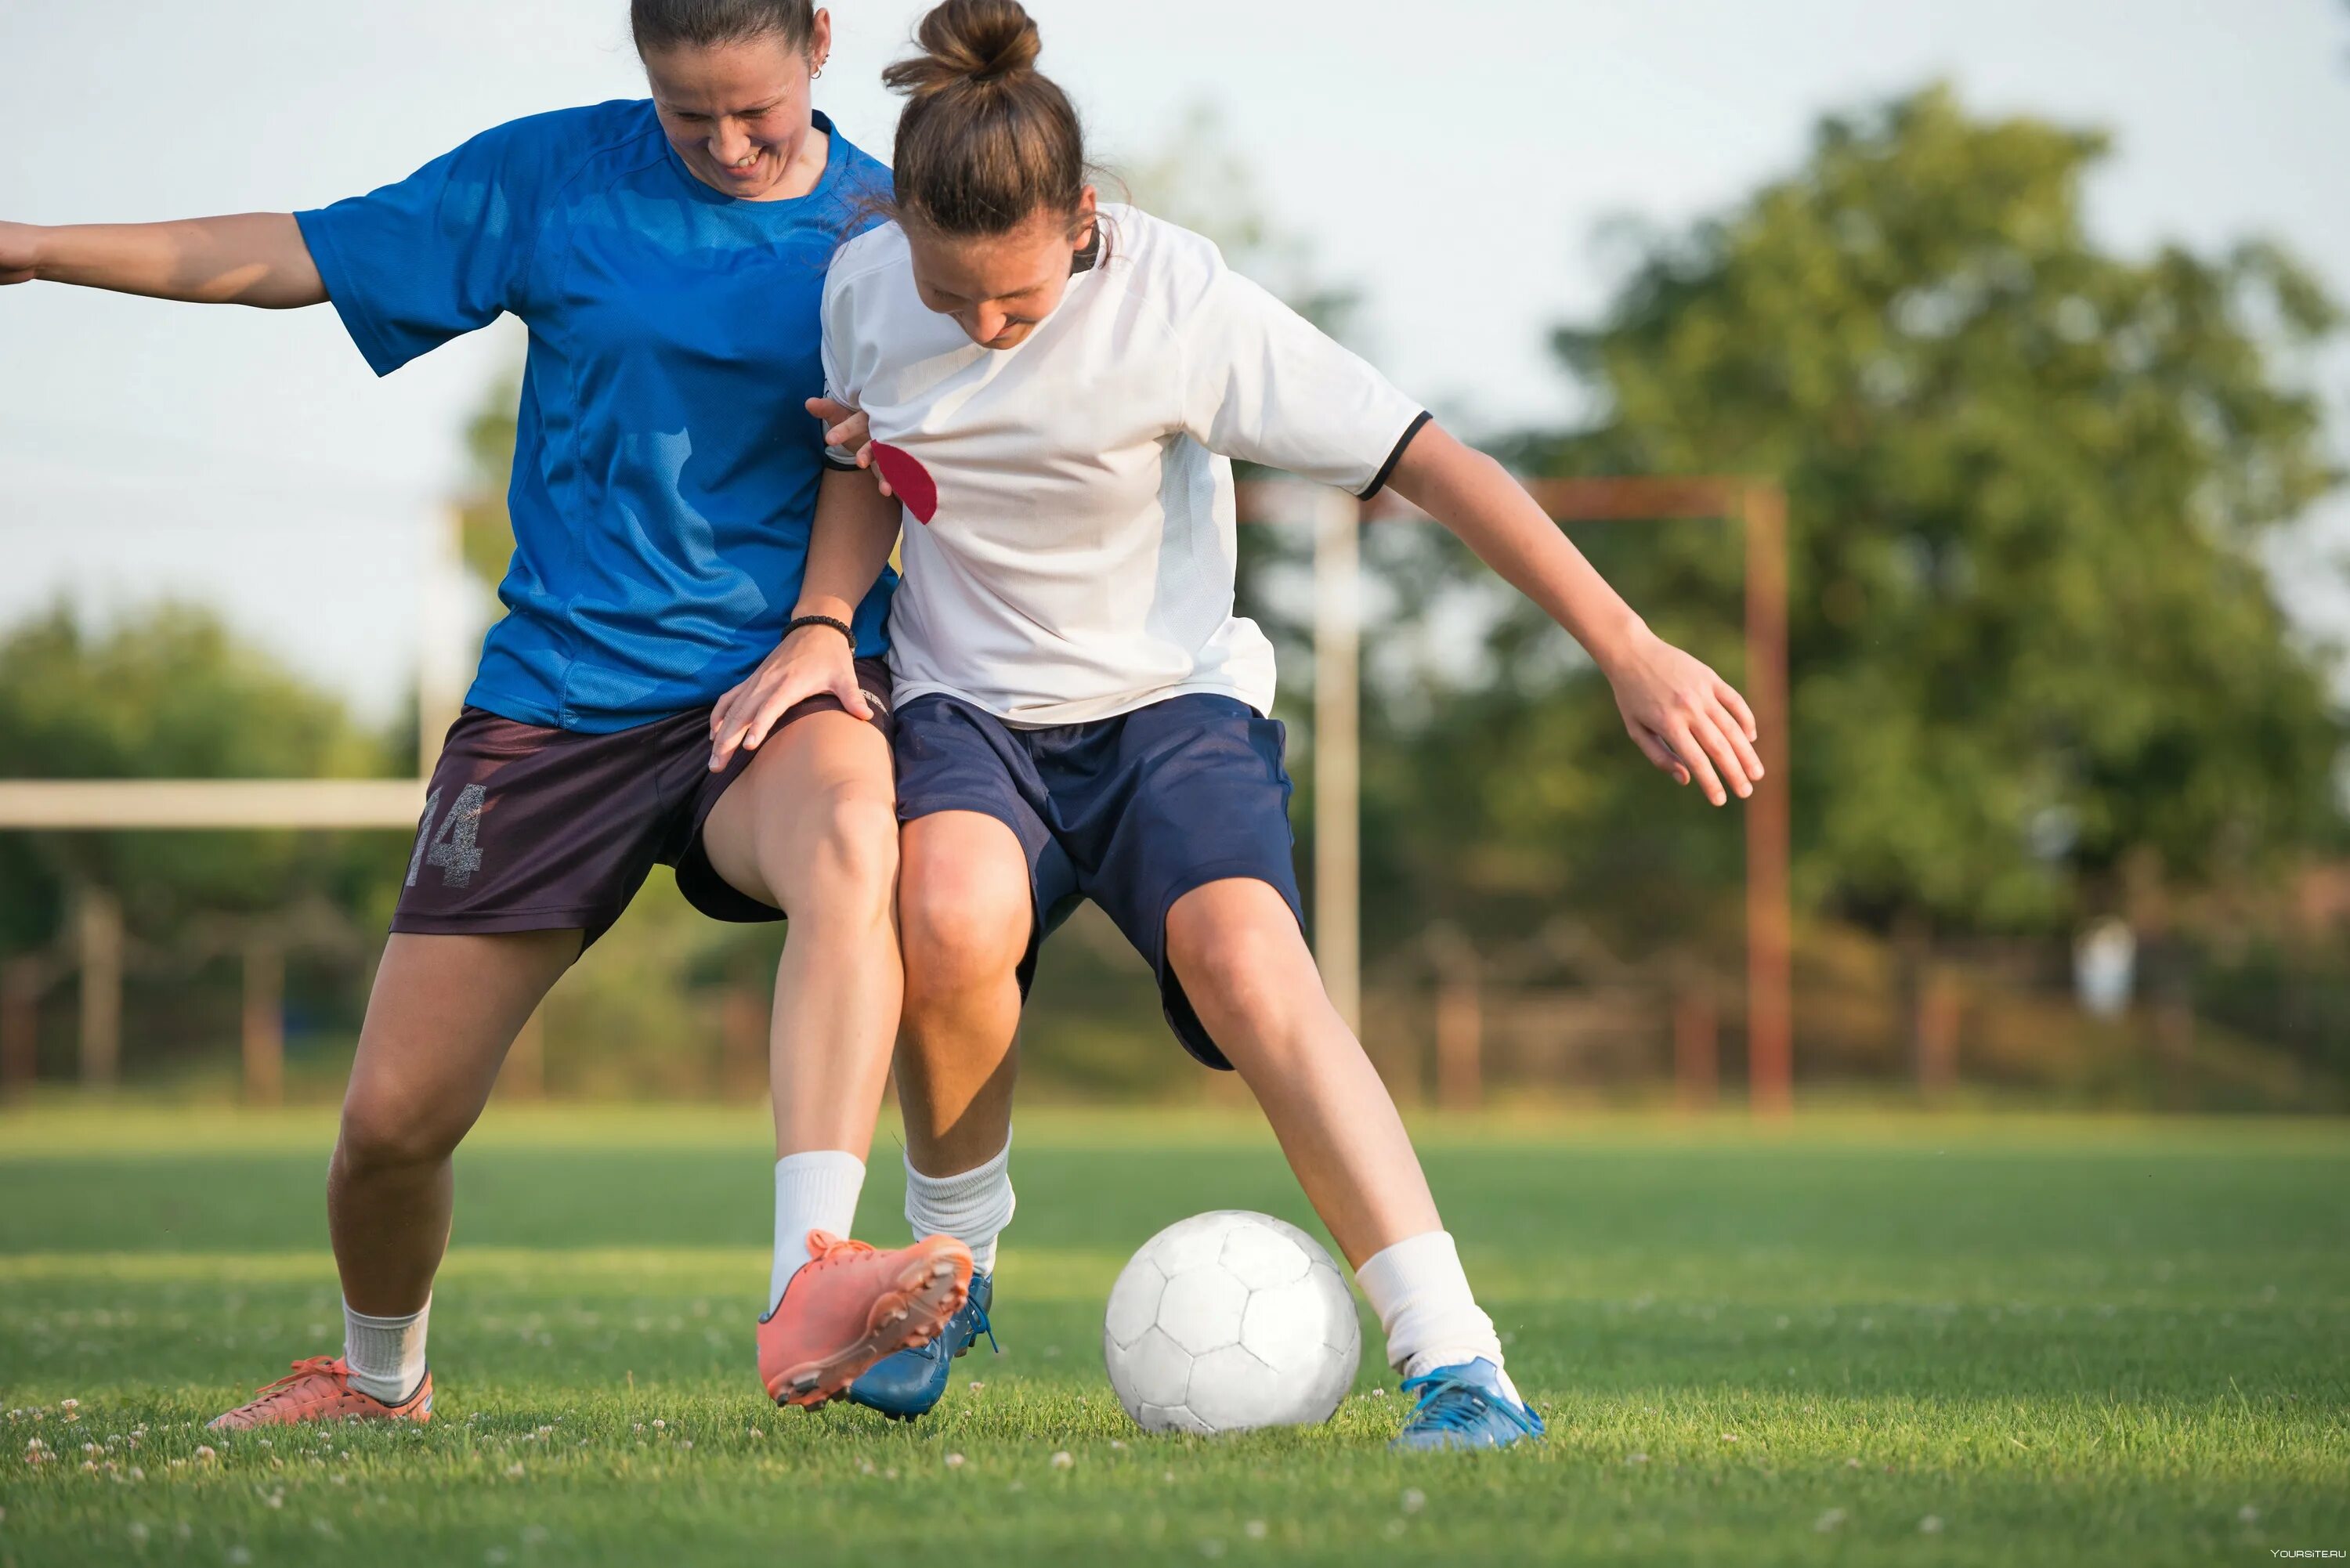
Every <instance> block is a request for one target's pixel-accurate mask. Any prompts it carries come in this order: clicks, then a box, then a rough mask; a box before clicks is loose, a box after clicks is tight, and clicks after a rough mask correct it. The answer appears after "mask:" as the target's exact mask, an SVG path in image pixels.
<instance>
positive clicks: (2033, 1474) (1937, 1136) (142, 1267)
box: [0, 1108, 2350, 1568]
mask: <svg viewBox="0 0 2350 1568" xmlns="http://www.w3.org/2000/svg"><path fill="white" fill-rule="evenodd" d="M762 1130H763V1129H762V1127H761V1125H760V1122H759V1120H758V1118H757V1116H755V1115H753V1114H735V1113H722V1112H702V1111H670V1110H655V1111H649V1112H621V1111H611V1110H604V1111H546V1112H535V1113H529V1114H524V1113H519V1112H507V1111H503V1110H502V1111H499V1112H494V1114H493V1116H492V1117H491V1119H490V1121H489V1122H488V1123H487V1124H485V1126H484V1128H483V1130H482V1132H481V1134H480V1135H479V1136H478V1137H477V1140H476V1143H475V1144H474V1145H473V1146H471V1147H469V1148H468V1149H467V1151H466V1152H465V1153H464V1154H463V1156H461V1157H460V1161H459V1167H458V1169H459V1189H460V1206H459V1214H458V1222H457V1224H458V1228H457V1239H456V1247H455V1250H454V1251H453V1252H452V1256H451V1259H450V1262H449V1264H448V1267H447V1269H446V1270H445V1271H444V1272H443V1273H442V1279H441V1283H440V1288H439V1294H438V1297H437V1300H436V1304H435V1309H434V1319H433V1362H434V1366H435V1370H436V1374H437V1376H438V1379H439V1385H440V1394H439V1410H440V1419H438V1420H437V1421H436V1422H435V1423H434V1424H433V1425H432V1427H431V1428H429V1429H421V1430H419V1429H402V1430H380V1429H367V1430H361V1429H334V1430H324V1431H321V1430H310V1431H295V1430H286V1431H283V1432H281V1433H279V1434H277V1435H276V1436H275V1437H274V1438H266V1439H265V1438H260V1437H256V1436H244V1437H240V1438H235V1439H233V1440H218V1439H215V1440H213V1442H212V1443H211V1445H210V1446H211V1448H213V1449H216V1450H217V1452H216V1453H213V1454H209V1455H207V1454H206V1453H204V1452H203V1449H202V1447H201V1445H204V1444H205V1443H206V1435H205V1434H204V1433H203V1432H202V1431H201V1430H200V1429H199V1428H200V1425H201V1422H202V1421H203V1418H205V1417H208V1416H210V1415H211V1414H213V1412H214V1411H216V1410H217V1409H219V1408H221V1407H224V1406H225V1405H227V1404H229V1403H231V1402H233V1400H234V1398H235V1397H239V1396H241V1395H242V1394H243V1393H244V1391H245V1390H246V1389H247V1388H248V1387H250V1386H253V1385H254V1384H256V1383H258V1382H261V1381H263V1380H265V1379H266V1378H267V1377H270V1376H275V1375H276V1373H277V1372H278V1371H280V1370H282V1369H283V1366H284V1364H285V1363H286V1361H287V1360H288V1359H290V1358H291V1357H293V1356H295V1355H306V1354H313V1353H317V1352H323V1351H330V1350H332V1349H334V1348H336V1347H337V1345H338V1342H339V1332H338V1331H339V1324H338V1315H337V1307H336V1299H337V1298H336V1293H335V1282H334V1273H333V1270H332V1267H331V1264H330V1262H329V1260H328V1254H327V1251H326V1240H325V1234H324V1221H323V1218H322V1215H321V1204H320V1197H319V1185H320V1178H321V1175H322V1172H323V1168H324V1163H325V1156H326V1151H327V1147H328V1138H329V1137H330V1134H331V1127H330V1124H329V1123H328V1121H327V1120H325V1119H323V1118H321V1117H320V1116H316V1115H312V1114H307V1113H304V1114H294V1113H289V1114H287V1115H286V1116H282V1117H273V1118H260V1119H255V1118H244V1117H233V1116H225V1115H224V1114H220V1113H187V1112H163V1111H158V1110H144V1109H127V1110H123V1111H120V1112H117V1113H106V1112H102V1111H91V1110H87V1109H82V1108H71V1109H66V1110H57V1111H47V1112H40V1113H31V1114H22V1115H18V1116H13V1117H7V1118H0V1405H5V1407H6V1408H7V1410H8V1412H9V1413H8V1415H7V1416H6V1417H5V1421H6V1426H7V1431H6V1434H5V1448H0V1508H5V1516H0V1563H8V1564H33V1563H95V1562H133V1561H136V1562H151V1563H176V1562H191V1563H220V1562H232V1563H247V1562H250V1563H335V1564H338V1565H349V1568H357V1565H359V1564H366V1563H458V1564H468V1565H471V1564H498V1563H507V1564H516V1565H525V1564H535V1563H545V1564H558V1563H560V1564H574V1563H646V1562H655V1561H667V1562H671V1563H703V1562H723V1563H818V1562H844V1563H846V1562H860V1563H884V1562H898V1563H904V1562H913V1561H921V1562H954V1563H995V1562H1001V1563H1031V1562H1085V1561H1102V1560H1106V1559H1108V1558H1110V1557H1111V1556H1112V1555H1113V1554H1115V1555H1116V1556H1117V1557H1118V1559H1119V1560H1120V1561H1122V1562H1123V1563H1134V1564H1140V1563H1159V1562H1182V1563H1196V1562H1199V1561H1201V1560H1203V1559H1214V1558H1222V1559H1226V1560H1229V1561H1231V1562H1234V1563H1245V1562H1251V1561H1263V1562H1274V1561H1281V1562H1327V1563H1365V1562H1378V1561H1381V1560H1388V1559H1393V1560H1403V1561H1427V1560H1430V1559H1443V1560H1447V1561H1450V1562H1452V1563H1484V1562H1493V1563H1502V1562H1508V1563H1534V1562H1540V1563H1553V1562H1659V1561H1670V1562H1676V1563H1685V1562H1720V1563H1782V1562H1785V1563H1814V1562H1836V1561H1846V1562H1867V1563H1879V1562H1887V1563H1910V1562H1914V1563H2000V1564H2005V1563H2016V1562H2085V1563H2131V1564H2144V1563H2254V1562H2265V1561H2269V1560H2270V1559H2271V1555H2272V1551H2273V1550H2275V1549H2280V1548H2282V1549H2296V1548H2299V1549H2313V1548H2314V1549H2321V1550H2329V1551H2330V1550H2341V1549H2345V1548H2350V1130H2345V1129H2344V1128H2340V1127H2329V1126H2317V1125H2310V1124H2259V1125H2252V1124H2230V1125H2191V1124H2168V1125H2155V1124H2144V1123H2132V1124H2112V1123H2106V1124H2100V1123H2090V1122H2079V1121H2067V1122H2048V1121H2022V1120H1981V1121H1950V1122H1943V1121H1933V1120H1925V1119H1913V1118H1901V1119H1890V1120H1882V1121H1874V1122H1872V1121H1866V1120H1859V1119H1843V1118H1832V1119H1829V1120H1827V1121H1825V1122H1821V1123H1815V1124H1811V1125H1807V1126H1804V1127H1799V1129H1798V1130H1797V1131H1796V1132H1795V1133H1794V1134H1792V1135H1790V1136H1787V1137H1767V1136H1757V1135H1754V1134H1752V1133H1750V1132H1748V1131H1747V1130H1745V1129H1744V1128H1742V1127H1738V1126H1735V1125H1731V1124H1727V1123H1725V1124H1721V1125H1699V1126H1694V1127H1679V1126H1675V1125H1673V1124H1670V1123H1666V1122H1661V1121H1631V1122H1627V1121H1610V1120H1597V1119H1576V1120H1556V1121H1543V1120H1535V1119H1509V1118H1502V1119H1495V1120H1491V1121H1482V1122H1436V1123H1431V1124H1429V1125H1428V1126H1427V1127H1424V1128H1423V1129H1422V1131H1423V1133H1424V1138H1423V1147H1424V1148H1425V1150H1426V1153H1427V1157H1428V1164H1429V1166H1430V1171H1431V1174H1432V1175H1433V1177H1434V1179H1435V1181H1436V1184H1437V1189H1438V1195H1439V1197H1440V1199H1442V1200H1443V1202H1444V1204H1445V1207H1446V1210H1447V1213H1448V1216H1449V1219H1450V1222H1451V1226H1452V1228H1453V1230H1454V1231H1456V1232H1457V1233H1459V1234H1460V1236H1461V1239H1462V1241H1463V1244H1464V1251H1466V1252H1467V1253H1468V1255H1469V1258H1470V1262H1471V1274H1472V1276H1473V1277H1474V1278H1475V1279H1476V1280H1477V1281H1478V1282H1479V1283H1480V1285H1481V1289H1482V1294H1483V1295H1484V1297H1485V1299H1486V1302H1487V1304H1488V1305H1489V1306H1490V1307H1491V1308H1492V1311H1493V1314H1494V1316H1495V1317H1496V1318H1497V1319H1498V1320H1499V1321H1500V1322H1501V1324H1502V1325H1503V1329H1504V1331H1505V1333H1506V1334H1508V1335H1509V1339H1510V1354H1511V1357H1512V1365H1513V1370H1514V1371H1515V1373H1516V1376H1517V1377H1518V1379H1519V1381H1520V1382H1521V1384H1522V1385H1523V1386H1525V1387H1526V1389H1527V1390H1528V1392H1529V1393H1530V1394H1531V1395H1532V1396H1533V1397H1534V1398H1535V1400H1536V1402H1537V1403H1538V1404H1539V1405H1541V1406H1542V1407H1544V1410H1545V1411H1546V1413H1547V1414H1548V1416H1549V1418H1550V1422H1551V1438H1550V1440H1549V1441H1548V1442H1547V1443H1546V1444H1544V1445H1542V1446H1540V1447H1529V1448H1525V1449H1519V1450H1516V1451H1513V1452H1510V1453H1505V1454H1489V1455H1466V1456H1415V1457H1406V1456H1399V1455H1394V1454H1390V1453H1388V1451H1387V1450H1386V1449H1385V1447H1384V1443H1385V1439H1386V1438H1387V1437H1388V1435H1389V1434H1390V1433H1391V1432H1392V1431H1393V1430H1394V1428H1395V1427H1396V1425H1397V1423H1398V1421H1399V1417H1400V1415H1401V1401H1400V1400H1399V1398H1398V1397H1395V1396H1394V1395H1393V1393H1392V1386H1393V1382H1394V1379H1393V1378H1392V1377H1391V1376H1384V1375H1383V1374H1384V1369H1383V1368H1380V1367H1378V1366H1372V1365H1367V1366H1366V1367H1365V1369H1364V1374H1363V1376H1362V1379H1361V1381H1360V1384H1359V1386H1358V1387H1357V1393H1356V1395H1355V1396H1354V1397H1352V1398H1350V1399H1349V1400H1348V1401H1347V1405H1346V1406H1345V1407H1344V1408H1343V1409H1342V1410H1341V1412H1340V1414H1339V1417H1338V1418H1337V1420H1336V1422H1335V1423H1334V1424H1333V1425H1332V1426H1330V1427H1329V1428H1325V1429H1321V1430H1315V1431H1301V1432H1288V1433H1281V1434H1274V1435H1262V1436H1256V1437H1250V1438H1237V1439H1228V1440H1223V1441H1199V1440H1193V1439H1181V1438H1145V1437H1143V1436H1142V1435H1141V1434H1140V1433H1139V1432H1138V1431H1136V1430H1135V1429H1133V1428H1132V1427H1131V1426H1130V1425H1129V1424H1128V1421H1127V1418H1126V1417H1125V1415H1124V1414H1123V1412H1121V1411H1120V1410H1119V1409H1118V1405H1117V1402H1116V1400H1115V1399H1114V1398H1113V1397H1112V1396H1111V1395H1110V1392H1109V1389H1108V1386H1107V1383H1106V1382H1105V1381H1104V1378H1103V1376H1102V1371H1101V1361H1100V1355H1099V1349H1098V1345H1099V1334H1100V1320H1101V1310H1102V1303H1103V1300H1104V1298H1105V1296H1106V1295H1107V1291H1108V1287H1109V1283H1110V1281H1111V1279H1112V1278H1113V1277H1114V1276H1115V1274H1116V1273H1117V1271H1118V1267H1119V1265H1120V1263H1121V1262H1123V1261H1124V1259H1125V1257H1126V1255H1127V1254H1128V1251H1131V1250H1132V1248H1133V1247H1135V1246H1136V1245H1138V1244H1139V1242H1140V1241H1142V1240H1143V1238H1144V1237H1146V1236H1148V1235H1149V1233H1150V1232H1151V1231H1153V1230H1155V1229H1156V1228H1158V1227H1159V1225H1161V1224H1164V1223H1165V1222H1167V1221H1169V1220H1174V1219H1177V1218H1180V1216H1182V1215H1184V1214H1187V1213H1191V1212H1194V1211H1196V1210H1202V1209H1210V1208H1218V1207H1248V1208H1256V1209H1263V1210H1270V1211H1272V1212H1274V1213H1277V1214H1282V1215H1284V1216H1287V1217H1289V1218H1291V1219H1294V1220H1299V1221H1301V1222H1304V1223H1308V1224H1310V1223H1311V1217H1310V1215H1309V1214H1308V1212H1307V1211H1306V1210H1305V1206H1304V1204H1303V1202H1302V1200H1301V1199H1300V1198H1299V1196H1298V1194H1297V1191H1296V1189H1295V1184H1294V1183H1293V1182H1292V1180H1291V1179H1290V1178H1289V1176H1288V1174H1287V1171H1286V1170H1285V1168H1284V1166H1283V1165H1282V1163H1281V1160H1280V1158H1279V1157H1278V1155H1277V1153H1276V1152H1275V1151H1274V1149H1273V1148H1272V1147H1271V1145H1270V1143H1269V1141H1268V1140H1267V1139H1266V1138H1265V1137H1263V1134H1262V1133H1261V1132H1259V1131H1257V1130H1255V1129H1254V1128H1253V1126H1252V1125H1251V1124H1249V1123H1247V1122H1244V1121H1236V1120H1225V1119H1220V1118H1217V1117H1212V1116H1188V1117H1186V1116H1160V1117H1149V1116H1140V1115H1136V1114H1129V1113H1118V1114H1114V1115H1102V1116H1085V1115H1080V1114H1077V1113H1074V1112H1066V1111H1065V1112H1058V1113H1052V1114H1045V1113H1037V1114H1035V1115H1033V1116H1029V1117H1028V1118H1027V1119H1026V1120H1025V1121H1024V1123H1023V1127H1022V1133H1021V1139H1020V1145H1019V1149H1018V1153H1017V1157H1016V1159H1015V1164H1014V1170H1015V1174H1016V1177H1017V1179H1018V1182H1019V1186H1020V1193H1021V1207H1020V1218H1019V1221H1018V1223H1017V1225H1016V1227H1015V1228H1014V1231H1013V1232H1012V1239H1011V1241H1010V1244H1009V1245H1008V1247H1007V1250H1006V1253H1005V1257H1004V1260H1003V1267H1002V1272H1001V1282H1000V1287H999V1288H1000V1294H999V1311H998V1324H999V1327H1000V1330H1001V1332H1002V1334H1003V1355H1002V1357H1001V1358H997V1357H994V1356H992V1355H988V1354H987V1352H986V1350H985V1348H984V1345H983V1346H982V1348H981V1350H980V1351H979V1352H978V1353H977V1354H975V1355H973V1356H972V1357H971V1358H970V1359H968V1360H965V1361H963V1362H962V1363H961V1364H959V1366H958V1375H957V1377H956V1380H955V1383H954V1386H953V1389H952V1392H951V1394H950V1396H949V1397H948V1399H947V1401H946V1403H945V1404H944V1405H943V1406H942V1407H941V1409H940V1410H939V1412H937V1413H936V1414H935V1415H934V1416H933V1417H931V1418H930V1419H928V1420H926V1421H924V1422H922V1423H920V1425H918V1426H914V1427H911V1428H905V1427H895V1426H890V1425H889V1424H886V1423H884V1422H882V1421H880V1420H879V1419H875V1418H872V1417H868V1415H867V1413H865V1412H862V1411H857V1410H851V1409H847V1408H840V1409H833V1410H826V1411H822V1412H816V1413H813V1414H811V1413H806V1412H801V1411H782V1410H777V1409H775V1408H774V1407H771V1406H768V1405H766V1404H765V1403H764V1400H763V1399H762V1398H761V1397H760V1396H759V1393H758V1389H757V1386H756V1383H755V1381H754V1376H753V1373H752V1369H751V1354H750V1345H751V1334H750V1330H751V1320H752V1317H753V1315H754V1313H755V1312H756V1311H757V1310H758V1307H759V1305H760V1303H759V1301H758V1299H757V1298H758V1296H759V1293H760V1291H761V1289H762V1287H763V1286H764V1282H765V1275H766V1262H765V1238H766V1233H767V1230H768V1225H769V1213H768V1203H769V1192H768V1182H767V1175H766V1167H767V1158H768V1155H767V1151H766V1149H765V1147H764V1142H763V1137H762ZM880 1147H881V1151H882V1152H881V1157H880V1158H879V1159H877V1160H876V1161H875V1164H876V1167H877V1172H876V1178H875V1179H874V1181H873V1183H872V1185H871V1187H870V1188H869V1189H868V1192H867V1194H866V1206H865V1210H864V1220H863V1225H862V1228H863V1229H864V1230H865V1231H867V1232H868V1233H870V1234H874V1235H884V1236H889V1237H892V1238H894V1237H895V1236H896V1235H897V1234H898V1233H899V1229H900V1227H899V1225H898V1224H897V1223H894V1222H893V1218H894V1215H895V1213H896V1210H897V1204H898V1196H899V1195H898V1192H897V1183H896V1180H895V1173H894V1169H893V1167H894V1165H895V1153H894V1149H893V1147H892V1146H891V1145H890V1143H889V1140H888V1139H887V1138H884V1139H883V1140H882V1142H881V1146H880ZM1371 1326H1372V1327H1374V1328H1375V1325H1371ZM1377 1345H1378V1340H1377V1337H1376V1334H1375V1333H1372V1334H1367V1338H1366V1349H1367V1355H1366V1360H1367V1363H1369V1362H1375V1361H1376V1359H1377V1355H1376V1349H1375V1347H1376V1346H1377ZM68 1400H74V1401H78V1407H75V1408H72V1409H70V1410H68V1409H67V1408H66V1407H65V1402H66V1401H68ZM36 1440H38V1442H39V1443H41V1444H42V1445H44V1447H45V1449H46V1451H47V1453H48V1454H50V1455H53V1456H54V1457H53V1458H49V1459H43V1460H40V1461H39V1462H35V1461H33V1460H31V1459H28V1458H27V1454H28V1445H30V1444H32V1443H34V1442H35V1441H36ZM88 1445H96V1448H95V1449H94V1450H92V1449H88ZM29 1451H31V1452H34V1453H38V1452H41V1451H43V1450H42V1449H31V1450H29ZM1062 1453H1066V1455H1068V1456H1069V1460H1070V1462H1067V1463H1066V1464H1060V1463H1056V1462H1055V1455H1056V1454H1062ZM958 1455H959V1456H962V1458H961V1459H960V1460H957V1459H955V1456H958Z"/></svg>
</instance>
